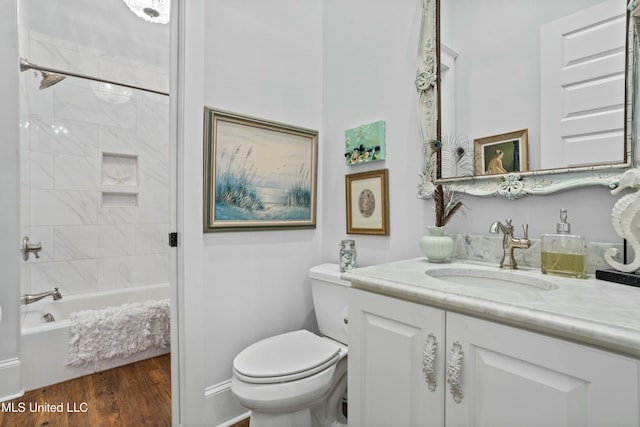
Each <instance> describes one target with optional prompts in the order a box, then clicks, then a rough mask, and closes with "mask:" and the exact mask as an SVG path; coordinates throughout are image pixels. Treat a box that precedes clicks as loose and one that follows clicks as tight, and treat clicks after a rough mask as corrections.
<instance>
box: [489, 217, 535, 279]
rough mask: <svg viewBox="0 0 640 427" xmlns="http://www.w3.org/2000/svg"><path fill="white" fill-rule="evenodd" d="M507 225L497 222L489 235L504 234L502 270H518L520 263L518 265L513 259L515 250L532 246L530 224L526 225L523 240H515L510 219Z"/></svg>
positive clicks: (490, 228) (490, 229)
mask: <svg viewBox="0 0 640 427" xmlns="http://www.w3.org/2000/svg"><path fill="white" fill-rule="evenodd" d="M505 222H506V224H502V223H501V222H500V221H495V222H494V223H493V224H491V227H489V233H493V234H498V233H499V232H502V234H504V237H503V238H502V250H503V254H502V260H501V261H500V268H504V269H507V270H517V269H518V263H516V259H515V258H514V257H513V250H514V249H527V248H529V247H530V246H531V240H529V224H524V225H523V226H522V228H523V229H524V237H523V238H521V239H514V238H513V225H511V220H510V219H508V220H506V221H505Z"/></svg>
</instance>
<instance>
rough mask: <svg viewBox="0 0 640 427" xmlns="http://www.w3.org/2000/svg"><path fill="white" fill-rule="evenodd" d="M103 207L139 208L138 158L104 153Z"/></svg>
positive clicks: (129, 155)
mask: <svg viewBox="0 0 640 427" xmlns="http://www.w3.org/2000/svg"><path fill="white" fill-rule="evenodd" d="M101 183H102V188H101V192H102V207H136V206H138V156H136V155H131V154H117V153H102V182H101Z"/></svg>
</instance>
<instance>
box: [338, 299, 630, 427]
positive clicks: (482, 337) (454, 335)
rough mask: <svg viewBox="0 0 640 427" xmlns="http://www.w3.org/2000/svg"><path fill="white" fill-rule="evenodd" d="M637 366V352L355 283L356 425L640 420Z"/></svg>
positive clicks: (352, 408) (352, 388)
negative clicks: (394, 295)
mask: <svg viewBox="0 0 640 427" xmlns="http://www.w3.org/2000/svg"><path fill="white" fill-rule="evenodd" d="M432 358H433V365H432V366H433V375H432V376H431V377H430V371H429V370H430V369H431V359H432ZM639 366H640V364H639V361H638V360H637V359H634V358H630V357H624V356H620V355H618V354H615V353H610V352H607V351H604V350H600V349H596V348H591V347H589V346H585V345H581V344H576V343H573V342H569V341H565V340H562V339H558V338H552V337H549V336H547V335H544V334H539V333H534V332H530V331H527V330H523V329H520V328H516V327H512V326H507V325H503V324H500V323H496V322H493V321H487V320H482V319H478V318H476V317H471V316H466V315H461V314H458V313H454V312H449V311H446V310H443V309H438V308H433V307H429V306H427V305H422V304H418V303H413V302H408V301H404V300H400V299H396V298H392V297H387V296H383V295H378V294H375V293H371V292H367V291H362V290H358V289H352V293H351V300H350V303H349V370H348V372H349V396H348V398H349V426H352V427H356V426H366V427H375V426H384V427H391V426H392V427H402V426H447V427H454V426H456V427H457V426H461V427H466V426H485V427H500V426H505V427H507V426H508V427H512V426H518V427H523V426H535V427H538V426H581V427H582V426H594V427H597V426H607V427H609V426H640V419H639V417H640V415H639V414H640V399H639V397H640V396H639V387H640V385H639V381H640V380H639V377H640V369H639ZM430 381H431V383H432V385H431V386H430V384H429V382H430ZM434 381H435V383H434ZM458 385H459V388H458Z"/></svg>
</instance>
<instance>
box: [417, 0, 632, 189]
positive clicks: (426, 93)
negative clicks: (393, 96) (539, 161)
mask: <svg viewBox="0 0 640 427" xmlns="http://www.w3.org/2000/svg"><path fill="white" fill-rule="evenodd" d="M634 3H635V1H634V0H631V1H630V2H629V10H632V12H631V13H630V16H633V17H635V19H632V18H630V20H629V24H628V27H629V31H628V42H627V46H628V48H627V77H626V92H627V99H626V131H625V143H626V145H625V146H626V162H625V163H620V164H612V165H597V166H585V167H575V168H562V169H545V170H537V171H529V172H517V173H509V174H504V175H498V176H495V175H493V176H473V177H455V178H441V177H440V172H439V163H440V154H439V149H438V144H439V142H438V141H440V93H439V91H440V78H439V71H440V60H439V58H440V46H439V19H438V16H439V10H440V0H423V13H422V27H421V32H420V40H419V52H418V71H417V76H416V81H415V84H416V88H417V90H418V118H419V123H420V131H421V138H422V155H423V167H422V173H421V182H420V183H419V185H418V197H419V198H422V199H428V198H431V197H433V192H434V189H435V186H436V185H437V184H443V185H447V186H448V187H450V188H452V189H453V190H455V191H456V192H460V193H465V194H471V195H474V196H499V197H505V198H507V199H518V198H521V197H524V196H528V195H534V194H549V193H554V192H557V191H561V190H567V189H571V188H579V187H586V186H593V185H602V186H607V187H609V188H611V189H613V188H616V187H618V185H619V183H620V177H621V175H622V174H623V173H624V172H625V171H626V170H628V169H630V168H632V167H634V166H635V159H636V153H635V149H636V148H635V147H636V144H635V136H634V135H635V134H636V133H637V132H636V129H635V127H636V126H638V123H637V122H638V120H634V119H635V114H636V112H635V111H634V110H635V108H634V102H635V97H636V96H637V95H636V94H637V91H636V84H635V81H636V79H637V78H638V77H637V76H636V73H637V72H638V70H637V68H638V67H637V66H636V65H637V62H638V55H637V52H638V50H639V49H638V43H639V42H638V34H637V32H638V23H636V19H638V14H639V12H638V9H640V6H639V7H636V6H635V4H634ZM638 3H639V4H640V1H639V2H638Z"/></svg>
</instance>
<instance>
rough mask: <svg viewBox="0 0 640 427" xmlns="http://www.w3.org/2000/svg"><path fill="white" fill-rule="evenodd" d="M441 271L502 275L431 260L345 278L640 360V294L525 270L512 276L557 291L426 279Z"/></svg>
mask: <svg viewBox="0 0 640 427" xmlns="http://www.w3.org/2000/svg"><path fill="white" fill-rule="evenodd" d="M442 268H463V269H468V268H473V269H478V270H486V271H489V272H494V271H496V270H498V271H501V270H500V269H499V268H498V267H497V266H496V265H492V264H491V265H489V264H483V263H477V262H468V261H460V262H456V261H454V262H450V263H444V264H433V263H429V262H428V261H427V260H426V258H414V259H408V260H403V261H396V262H390V263H387V264H380V265H374V266H369V267H363V268H357V269H354V270H350V271H347V272H345V273H343V274H342V278H343V279H344V280H348V281H350V282H351V285H352V287H354V288H357V289H363V290H367V291H370V292H375V293H380V294H384V295H388V296H392V297H396V298H400V299H404V300H408V301H412V302H417V303H420V304H426V305H430V306H433V307H438V308H443V309H446V310H451V311H456V312H459V313H464V314H469V315H473V316H476V317H481V318H484V319H489V320H495V321H499V322H502V323H505V324H510V325H514V326H518V327H523V328H527V329H530V330H534V331H538V332H543V333H547V334H550V335H555V336H559V337H562V338H565V339H571V340H574V341H577V342H581V343H585V344H590V345H595V346H599V347H603V348H606V349H609V350H613V351H617V352H621V353H624V354H628V355H632V356H634V357H640V288H637V287H633V286H625V285H620V284H616V283H611V282H606V281H601V280H598V279H596V278H595V277H592V276H591V277H589V278H587V279H569V278H563V277H555V276H547V275H543V274H542V273H541V272H540V270H538V269H526V268H522V269H520V270H517V271H514V272H513V274H515V275H517V277H522V278H530V279H531V281H532V282H538V283H539V282H540V281H541V280H544V281H547V282H553V284H554V285H557V288H555V289H546V288H544V287H542V286H524V285H515V286H512V285H511V284H509V283H506V284H505V283H503V284H498V283H496V284H492V285H489V286H487V285H469V284H456V283H451V282H449V281H445V280H441V279H438V278H434V277H431V276H429V275H427V274H426V273H425V272H426V271H427V270H431V269H442ZM508 273H511V272H508Z"/></svg>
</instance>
